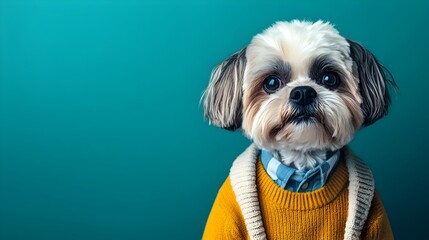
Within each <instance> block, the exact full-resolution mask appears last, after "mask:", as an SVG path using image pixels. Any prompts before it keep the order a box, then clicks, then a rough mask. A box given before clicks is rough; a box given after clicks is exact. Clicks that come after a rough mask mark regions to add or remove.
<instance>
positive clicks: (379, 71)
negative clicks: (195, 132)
mask: <svg viewBox="0 0 429 240" xmlns="http://www.w3.org/2000/svg"><path fill="white" fill-rule="evenodd" d="M388 77H391V74H390V73H389V72H388V71H387V69H384V68H383V67H382V66H381V64H380V63H379V62H378V61H377V59H376V58H375V57H374V55H373V54H372V53H371V52H369V51H368V50H367V49H366V48H364V47H363V46H362V45H360V44H359V43H357V42H354V41H352V40H349V39H347V38H344V37H343V36H341V35H340V34H339V32H338V31H337V30H336V29H335V28H334V27H333V26H332V25H330V24H329V23H326V22H322V21H317V22H314V23H312V22H306V21H297V20H295V21H291V22H277V23H275V24H274V25H273V26H271V27H270V28H268V29H266V30H265V31H263V32H262V33H260V34H258V35H256V36H255V37H254V38H253V39H252V41H251V42H250V44H248V45H247V46H246V47H244V48H243V49H242V50H240V51H238V52H237V53H235V54H233V55H232V56H230V57H229V58H227V59H226V60H225V61H223V62H222V63H221V64H220V65H219V66H217V67H216V68H215V69H214V70H213V72H212V76H211V79H210V83H209V85H208V87H207V89H206V90H205V92H204V95H203V98H202V100H203V105H204V114H205V116H206V118H208V119H209V121H210V123H211V124H214V125H216V126H218V127H221V128H224V129H228V130H232V131H234V130H238V129H239V130H241V131H242V132H243V134H244V135H246V136H247V137H248V138H250V139H251V140H252V141H253V144H252V145H251V146H250V147H249V148H248V149H247V150H245V151H244V152H243V153H242V154H241V155H240V156H238V158H237V159H236V160H235V161H234V163H233V165H232V167H231V171H230V174H229V177H228V178H227V179H226V181H225V183H224V184H223V186H222V187H221V189H220V190H219V193H218V195H217V197H216V200H215V203H214V205H213V207H212V210H211V212H210V215H209V218H208V220H207V223H206V228H205V231H204V235H203V239H393V234H392V231H391V227H390V224H389V220H388V217H387V214H386V211H385V209H384V207H383V204H382V202H381V200H380V198H379V196H378V194H377V193H376V191H375V185H374V178H373V175H372V173H371V170H370V169H369V168H368V166H367V165H366V164H365V163H364V162H363V161H362V160H360V159H359V158H358V157H356V156H355V155H354V154H353V153H352V151H351V150H350V149H349V148H348V147H347V144H348V143H349V142H350V141H351V140H352V138H353V135H354V133H355V132H356V131H357V130H358V129H360V128H362V127H365V126H368V125H371V124H373V123H374V122H376V121H377V120H378V119H380V118H382V117H383V116H385V115H386V114H387V112H388V108H389V105H390V97H389V93H388V90H387V84H388V83H389V82H391V83H392V84H393V85H394V82H393V78H392V79H388Z"/></svg>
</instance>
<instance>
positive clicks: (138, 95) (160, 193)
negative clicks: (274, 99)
mask: <svg viewBox="0 0 429 240" xmlns="http://www.w3.org/2000/svg"><path fill="white" fill-rule="evenodd" d="M428 12H429V4H428V2H427V1H375V0H374V1H369V0H366V1H340V0H325V1H307V0H300V1H298V0H296V1H286V0H282V1H261V0H260V1H256V0H247V1H245V0H239V1H229V0H222V1H208V0H207V1H191V0H159V1H155V0H152V1H137V0H117V1H113V0H111V1H102V0H75V1H73V0H64V1H58V0H40V1H20V0H0V238H1V239H4V240H12V239H32V240H33V239H64V240H68V239H91V240H96V239H123V240H126V239H200V238H201V235H202V232H203V230H204V225H205V222H206V219H207V216H208V214H209V212H210V209H211V205H212V203H213V201H214V199H215V196H216V194H217V191H218V189H219V187H220V186H221V184H222V183H223V181H224V180H225V178H226V177H227V175H228V172H229V168H230V166H231V163H232V161H233V160H234V158H235V157H236V156H237V155H238V154H239V153H241V152H242V151H243V150H244V149H245V148H246V147H247V146H248V145H249V140H247V139H246V138H245V137H243V136H242V135H241V134H240V133H239V132H234V133H233V132H227V131H225V130H221V129H218V128H216V127H213V126H209V125H208V123H207V121H205V120H204V118H203V114H202V108H201V107H200V106H199V100H200V97H201V94H202V92H203V91H204V88H205V87H206V86H207V82H208V79H209V76H210V72H211V70H212V68H213V67H214V66H215V65H216V64H218V63H219V62H221V61H222V60H223V59H225V58H226V57H228V56H229V55H230V54H232V53H234V52H235V51H238V50H239V49H241V48H242V47H244V46H245V45H246V44H247V43H249V41H250V40H251V38H252V36H254V35H255V34H257V33H259V32H261V31H262V30H263V29H265V28H267V27H269V26H270V25H271V24H273V23H274V22H275V21H279V20H291V19H306V20H318V19H323V20H327V21H330V22H331V23H333V24H335V26H336V28H337V29H338V30H339V31H340V33H341V34H342V35H343V36H346V37H348V38H350V39H353V40H356V41H358V42H360V43H362V44H363V45H364V46H366V47H367V48H369V49H370V50H371V51H372V52H373V53H374V54H375V55H376V56H377V58H378V59H379V60H380V62H382V63H383V64H384V65H385V66H386V67H387V68H388V69H390V71H391V72H392V73H393V75H394V76H395V79H396V82H397V84H398V86H399V88H400V93H398V94H394V95H393V97H392V98H393V105H392V108H391V111H390V114H389V116H388V117H386V118H384V119H383V120H381V121H379V122H377V123H376V124H375V125H372V126H370V127H368V128H366V129H363V130H362V131H360V132H359V133H358V134H357V135H356V137H355V139H354V140H353V142H352V143H351V146H352V148H353V149H354V150H355V152H356V153H357V154H358V155H360V156H361V157H363V158H364V159H365V160H366V161H367V162H368V164H369V165H370V166H371V168H372V170H373V172H374V173H375V177H376V186H377V189H378V191H379V193H380V195H381V198H382V199H383V201H384V204H385V207H386V209H387V212H388V215H389V216H390V221H391V225H392V228H393V231H394V233H395V235H396V238H397V239H423V238H424V236H427V235H428V234H427V225H428V224H427V223H428V220H427V217H428V216H429V207H428V205H427V193H426V192H425V191H427V190H428V188H429V184H428V180H427V169H428V168H429V157H428V155H427V149H428V147H427V139H428V133H429V131H428V130H429V129H428V123H429V117H428V116H429V114H428V109H429V107H428V106H427V102H428V101H427V96H428V95H427V92H428V87H429V80H428V75H427V73H428V67H429V66H428V55H429V48H428V42H429V27H428V26H427V25H428V24H427V20H428V15H427V13H428Z"/></svg>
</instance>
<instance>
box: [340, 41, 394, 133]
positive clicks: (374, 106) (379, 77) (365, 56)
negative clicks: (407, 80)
mask: <svg viewBox="0 0 429 240" xmlns="http://www.w3.org/2000/svg"><path fill="white" fill-rule="evenodd" d="M347 41H348V43H349V44H350V56H351V58H352V59H353V71H354V72H355V73H354V74H358V78H359V88H360V94H361V96H362V104H361V108H362V112H363V116H364V122H363V124H362V126H364V127H365V126H369V125H371V124H373V123H375V122H376V121H377V120H378V119H380V118H382V117H384V116H386V115H387V113H388V110H389V106H390V95H389V92H388V89H387V83H388V82H390V83H392V85H393V86H396V85H395V83H394V81H393V77H392V79H387V78H386V73H385V72H384V70H386V71H387V73H388V74H389V76H391V74H390V72H389V71H388V70H387V69H386V68H384V67H383V66H382V65H381V64H380V63H379V62H378V61H377V59H376V58H375V56H374V55H373V54H372V53H371V52H370V51H369V50H368V49H366V48H365V47H363V46H362V45H360V44H359V43H357V42H354V41H352V40H349V39H347Z"/></svg>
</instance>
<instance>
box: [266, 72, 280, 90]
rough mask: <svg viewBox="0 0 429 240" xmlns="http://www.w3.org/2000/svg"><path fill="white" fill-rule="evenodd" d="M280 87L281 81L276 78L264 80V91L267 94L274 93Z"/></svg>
mask: <svg viewBox="0 0 429 240" xmlns="http://www.w3.org/2000/svg"><path fill="white" fill-rule="evenodd" d="M281 86H282V80H280V78H278V77H276V76H272V75H271V76H268V77H267V78H265V79H264V90H265V92H267V93H268V94H271V93H274V92H276V91H277V90H278V89H279V88H280V87H281Z"/></svg>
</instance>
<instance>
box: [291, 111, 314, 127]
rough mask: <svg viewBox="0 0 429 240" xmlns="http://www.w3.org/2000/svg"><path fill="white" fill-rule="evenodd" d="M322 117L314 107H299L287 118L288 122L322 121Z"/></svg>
mask: <svg viewBox="0 0 429 240" xmlns="http://www.w3.org/2000/svg"><path fill="white" fill-rule="evenodd" d="M320 122H321V118H320V116H319V115H318V114H316V112H315V111H314V110H313V109H298V110H296V111H295V112H294V114H292V115H291V116H290V118H289V119H287V121H286V123H294V124H300V123H320Z"/></svg>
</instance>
